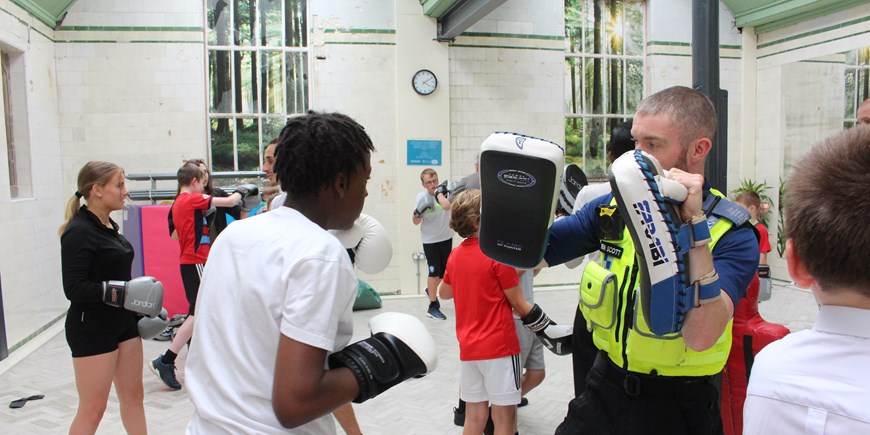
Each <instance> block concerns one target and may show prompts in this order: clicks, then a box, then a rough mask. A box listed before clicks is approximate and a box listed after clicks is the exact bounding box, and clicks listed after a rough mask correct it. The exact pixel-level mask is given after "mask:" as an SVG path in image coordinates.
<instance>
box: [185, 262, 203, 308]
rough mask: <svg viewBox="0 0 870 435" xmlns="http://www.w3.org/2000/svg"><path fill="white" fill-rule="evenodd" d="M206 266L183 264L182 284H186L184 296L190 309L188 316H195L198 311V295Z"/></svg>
mask: <svg viewBox="0 0 870 435" xmlns="http://www.w3.org/2000/svg"><path fill="white" fill-rule="evenodd" d="M204 267H205V265H204V264H182V265H181V282H182V283H184V295H185V296H187V304H188V305H189V307H190V308H188V310H187V314H189V315H191V316H193V315H194V312H195V311H196V295H197V294H198V293H199V281H200V279H201V278H202V268H204Z"/></svg>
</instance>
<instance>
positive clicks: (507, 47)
mask: <svg viewBox="0 0 870 435" xmlns="http://www.w3.org/2000/svg"><path fill="white" fill-rule="evenodd" d="M450 47H461V48H505V49H508V50H541V51H561V52H564V51H565V49H563V48H546V47H520V46H517V45H485V44H450Z"/></svg>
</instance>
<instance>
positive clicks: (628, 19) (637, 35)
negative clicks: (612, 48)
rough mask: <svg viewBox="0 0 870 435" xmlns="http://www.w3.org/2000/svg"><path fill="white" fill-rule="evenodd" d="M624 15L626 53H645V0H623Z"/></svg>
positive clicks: (637, 54) (636, 54)
mask: <svg viewBox="0 0 870 435" xmlns="http://www.w3.org/2000/svg"><path fill="white" fill-rule="evenodd" d="M622 15H623V17H624V21H623V24H622V27H623V29H624V35H625V43H624V45H625V54H629V55H635V56H639V55H641V54H643V2H640V1H626V2H623V13H622Z"/></svg>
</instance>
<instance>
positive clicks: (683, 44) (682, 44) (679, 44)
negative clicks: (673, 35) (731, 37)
mask: <svg viewBox="0 0 870 435" xmlns="http://www.w3.org/2000/svg"><path fill="white" fill-rule="evenodd" d="M653 45H669V46H674V47H691V46H692V44H691V43H690V42H676V41H647V43H646V46H647V47H651V46H653ZM723 48H731V49H735V50H741V49H743V47H742V46H740V45H734V44H719V49H723Z"/></svg>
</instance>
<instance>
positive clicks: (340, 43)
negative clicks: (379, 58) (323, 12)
mask: <svg viewBox="0 0 870 435" xmlns="http://www.w3.org/2000/svg"><path fill="white" fill-rule="evenodd" d="M324 45H396V43H395V42H366V41H326V42H324Z"/></svg>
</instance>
